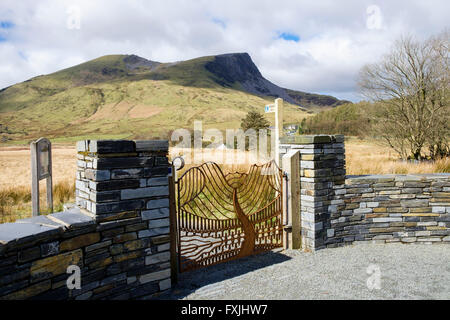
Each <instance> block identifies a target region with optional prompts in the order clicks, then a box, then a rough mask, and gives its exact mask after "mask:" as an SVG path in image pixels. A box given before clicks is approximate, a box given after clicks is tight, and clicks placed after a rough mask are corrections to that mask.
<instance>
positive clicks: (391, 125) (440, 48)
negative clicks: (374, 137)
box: [358, 31, 450, 159]
mask: <svg viewBox="0 0 450 320" xmlns="http://www.w3.org/2000/svg"><path fill="white" fill-rule="evenodd" d="M448 45H449V32H447V31H446V32H443V33H442V34H440V35H438V36H436V37H432V38H430V39H428V40H426V41H418V40H416V39H414V38H413V37H411V36H409V37H402V38H401V39H399V40H398V41H396V42H395V45H394V47H393V48H392V50H391V52H390V53H389V54H387V55H386V56H384V58H383V59H382V60H381V61H380V62H378V63H374V64H369V65H366V66H364V67H363V68H362V70H361V72H360V75H359V83H358V84H359V87H360V90H361V92H362V93H363V94H364V95H365V96H366V97H368V98H369V99H371V100H373V101H377V102H378V104H379V106H380V108H379V110H378V111H377V114H376V117H377V125H376V129H377V131H378V132H379V134H380V135H381V136H382V137H383V138H384V139H385V140H386V141H387V142H388V144H389V145H390V146H391V147H392V148H393V149H394V150H395V151H397V153H398V154H399V155H400V156H401V157H402V158H407V157H411V158H414V159H422V158H423V157H424V154H423V151H424V149H425V147H426V146H428V147H429V151H430V153H429V156H430V157H432V158H434V157H436V156H443V155H448V151H449V150H448V140H449V127H448V123H449V115H450V110H449V46H448Z"/></svg>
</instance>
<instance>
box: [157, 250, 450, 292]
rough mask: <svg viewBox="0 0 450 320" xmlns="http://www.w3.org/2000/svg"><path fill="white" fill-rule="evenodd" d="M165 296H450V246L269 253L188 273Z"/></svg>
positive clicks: (182, 275)
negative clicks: (368, 283)
mask: <svg viewBox="0 0 450 320" xmlns="http://www.w3.org/2000/svg"><path fill="white" fill-rule="evenodd" d="M369 266H370V267H369ZM368 267H369V270H372V272H370V274H369V273H368ZM377 270H379V271H380V273H379V274H380V275H381V277H380V289H376V288H373V289H372V290H370V289H369V288H368V285H367V280H368V278H371V279H375V278H376V274H377ZM369 282H370V280H369ZM371 283H374V282H371ZM375 285H376V282H375ZM160 298H162V299H208V300H209V299H232V300H233V299H237V300H244V299H283V300H285V299H287V300H293V299H345V300H347V299H450V246H448V245H445V244H439V245H417V244H411V245H405V244H360V245H353V246H347V247H341V248H333V249H324V250H319V251H317V252H316V253H305V252H300V251H297V250H288V251H280V252H267V253H264V254H260V255H258V256H253V257H246V258H243V259H240V260H235V261H231V262H228V263H222V264H219V265H216V266H212V267H209V268H204V269H200V270H196V271H191V272H185V273H182V274H181V275H180V277H179V283H178V284H177V285H176V286H175V288H173V289H172V290H171V292H169V293H168V294H165V295H163V296H161V297H160Z"/></svg>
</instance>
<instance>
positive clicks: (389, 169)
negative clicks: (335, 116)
mask: <svg viewBox="0 0 450 320" xmlns="http://www.w3.org/2000/svg"><path fill="white" fill-rule="evenodd" d="M52 153H53V177H54V178H53V189H54V190H53V193H54V196H53V197H54V211H59V210H62V205H63V204H64V203H66V202H70V201H73V200H74V195H75V186H74V180H75V170H76V157H75V155H76V151H75V148H74V146H73V145H72V146H70V145H57V144H54V145H53V149H52ZM170 154H171V156H172V157H174V156H176V155H179V154H182V155H184V156H186V155H187V154H188V152H187V151H186V150H174V149H171V150H170ZM218 155H220V156H223V153H221V152H219V153H217V151H216V153H215V154H210V153H208V152H204V153H203V155H202V156H203V157H202V161H214V160H215V159H217V158H216V157H217V156H218ZM235 157H236V158H235V160H239V161H238V163H237V164H236V163H235V164H224V165H222V167H223V170H224V172H225V173H226V172H233V171H246V170H247V168H248V164H249V163H254V162H255V161H254V159H251V158H250V157H249V155H248V153H242V152H236V155H235ZM221 159H222V162H225V159H224V158H221ZM396 159H397V156H396V154H395V153H394V152H393V151H392V150H391V149H389V148H388V147H386V146H382V145H381V144H379V143H378V142H376V141H366V140H359V139H356V138H349V139H348V140H347V142H346V164H347V174H349V175H358V174H385V173H397V174H407V173H433V172H450V159H448V158H447V159H443V160H440V161H436V162H435V163H431V162H430V163H428V162H422V163H410V162H400V161H397V160H396ZM219 162H220V161H219ZM263 162H265V161H264V159H260V161H259V163H263ZM191 166H192V164H187V165H186V167H185V169H184V170H183V171H185V170H186V169H187V168H189V167H191ZM30 172H31V170H30V150H29V148H28V147H25V146H24V147H3V148H0V223H2V222H12V221H14V220H16V219H21V218H25V217H29V216H31V194H30V183H31V182H30V181H31V173H30ZM181 173H182V172H181ZM40 190H41V210H42V211H43V212H45V205H46V203H45V181H41V185H40Z"/></svg>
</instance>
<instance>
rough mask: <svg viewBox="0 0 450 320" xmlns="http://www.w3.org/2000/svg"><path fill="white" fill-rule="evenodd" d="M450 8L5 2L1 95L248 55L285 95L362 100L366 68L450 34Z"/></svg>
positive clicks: (402, 0) (434, 3)
mask: <svg viewBox="0 0 450 320" xmlns="http://www.w3.org/2000/svg"><path fill="white" fill-rule="evenodd" d="M449 9H450V4H449V2H448V1H447V0H445V1H444V0H431V1H420V0H411V1H406V0H398V1H381V0H370V1H369V0H343V1H334V0H319V1H314V2H311V1H306V0H305V1H304V0H296V1H291V0H278V1H268V0H246V1H241V0H228V1H219V0H197V1H188V0H165V1H155V0H152V1H149V0H129V1H125V0H96V1H92V0H77V1H73V0H59V1H54V0H40V1H32V0H22V1H17V0H2V1H1V2H0V75H1V76H0V88H3V87H6V86H9V85H12V84H14V83H17V82H21V81H24V80H27V79H29V78H31V77H34V76H37V75H40V74H47V73H51V72H54V71H57V70H60V69H62V68H67V67H70V66H72V65H75V64H78V63H82V62H84V61H87V60H90V59H94V58H97V57H99V56H102V55H106V54H137V55H139V56H142V57H145V58H147V59H151V60H156V61H161V62H170V61H178V60H186V59H191V58H195V57H199V56H205V55H214V54H221V53H230V52H248V53H249V54H250V56H251V57H252V59H253V61H254V62H255V63H256V65H257V66H258V68H259V69H260V71H261V73H262V74H263V75H264V76H265V77H266V78H267V79H269V80H270V81H272V82H274V83H276V84H277V85H280V86H282V87H285V88H290V89H295V90H301V91H307V92H315V93H323V94H330V95H334V96H336V97H338V98H341V99H349V100H352V101H358V100H359V99H361V98H362V97H361V96H359V93H358V91H357V86H356V81H357V76H358V72H359V70H360V69H361V67H362V66H363V65H365V64H367V63H371V62H374V61H377V60H378V59H380V57H381V56H382V55H383V54H385V53H387V51H388V50H389V48H390V46H391V44H392V43H393V41H394V40H395V39H397V38H398V37H400V36H401V35H404V34H412V35H414V36H416V37H418V38H426V37H429V36H430V35H433V34H437V33H439V32H441V31H443V30H444V29H445V28H448V27H449V23H448V12H450V10H449Z"/></svg>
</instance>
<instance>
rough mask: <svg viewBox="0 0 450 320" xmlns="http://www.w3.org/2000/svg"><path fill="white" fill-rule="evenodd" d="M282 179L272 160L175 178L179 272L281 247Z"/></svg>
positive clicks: (209, 166)
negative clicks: (245, 167)
mask: <svg viewBox="0 0 450 320" xmlns="http://www.w3.org/2000/svg"><path fill="white" fill-rule="evenodd" d="M282 178H283V175H282V171H281V170H280V168H278V166H277V165H276V163H275V162H274V161H271V162H268V163H266V164H264V165H256V164H255V165H252V166H251V167H250V169H249V170H248V172H246V173H239V172H234V173H228V174H224V173H223V171H222V170H221V168H220V167H219V166H218V165H217V164H216V163H214V162H206V163H204V164H202V165H200V166H198V167H193V168H190V169H188V170H187V171H186V172H185V173H184V174H183V175H182V176H181V177H180V178H179V179H178V181H177V195H178V196H177V219H178V253H179V255H178V257H179V261H178V265H179V270H180V272H183V271H187V270H192V269H197V268H200V267H205V266H209V265H214V264H217V263H220V262H225V261H229V260H232V259H237V258H241V257H244V256H248V255H252V254H257V253H260V252H264V251H268V250H272V249H274V248H277V247H282V246H283V237H282V233H283V222H282V189H283V188H282V181H283V180H282Z"/></svg>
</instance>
